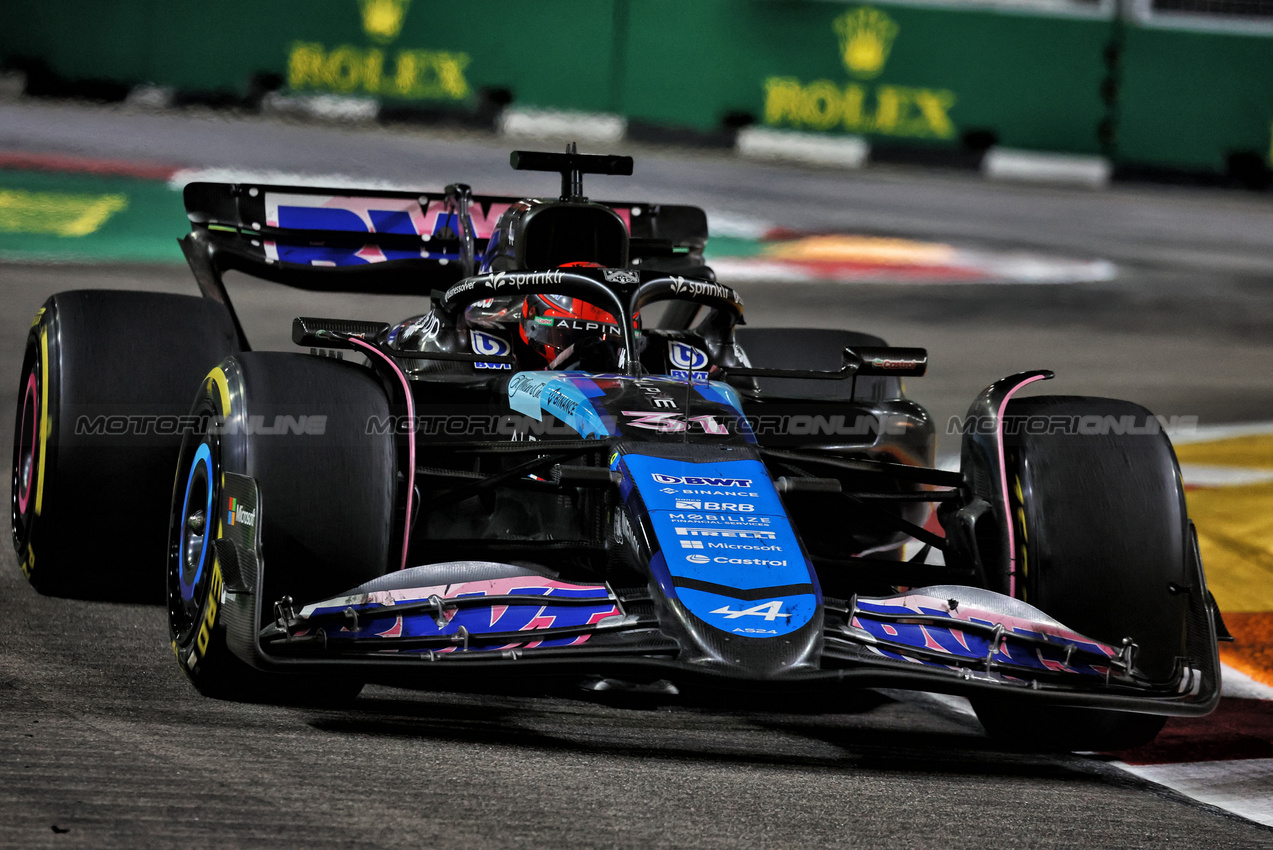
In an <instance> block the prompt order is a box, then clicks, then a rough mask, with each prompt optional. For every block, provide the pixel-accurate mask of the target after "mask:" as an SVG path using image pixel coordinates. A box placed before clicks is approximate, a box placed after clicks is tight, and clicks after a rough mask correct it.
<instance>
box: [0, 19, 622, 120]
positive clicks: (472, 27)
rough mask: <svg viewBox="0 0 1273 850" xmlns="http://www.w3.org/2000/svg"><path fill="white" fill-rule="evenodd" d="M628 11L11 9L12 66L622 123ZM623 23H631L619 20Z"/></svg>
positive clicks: (1, 35)
mask: <svg viewBox="0 0 1273 850" xmlns="http://www.w3.org/2000/svg"><path fill="white" fill-rule="evenodd" d="M617 2H618V0H536V2H534V3H525V2H519V0H477V2H469V3H456V2H441V0H325V1H324V0H272V2H268V3H260V2H249V0H221V2H217V3H215V4H210V3H195V2H191V0H178V2H159V0H113V2H111V3H110V4H109V6H108V7H107V8H103V7H102V5H101V4H100V3H97V2H90V1H89V0H43V1H42V2H41V3H37V4H30V3H28V4H0V6H3V10H0V55H2V56H3V58H4V59H6V60H8V61H9V62H10V63H12V61H13V58H14V57H17V58H18V59H26V60H30V59H36V60H39V61H40V62H43V63H44V64H45V65H46V66H47V68H48V69H49V70H50V71H52V72H53V73H54V74H56V75H57V76H58V77H60V78H62V79H67V80H108V81H115V82H120V83H124V84H129V85H131V84H136V83H143V82H150V83H155V84H158V85H163V86H171V87H174V88H176V89H178V90H181V91H193V92H208V93H211V92H224V93H228V94H234V95H239V96H244V95H246V94H248V93H249V91H250V90H251V88H252V86H253V81H254V79H255V80H259V79H261V78H262V76H263V75H272V76H274V77H275V78H276V79H281V80H283V81H284V82H285V83H286V84H287V85H288V87H289V88H290V89H291V90H292V91H294V92H325V93H336V94H345V95H354V96H364V97H366V96H373V97H376V98H377V99H381V100H386V101H390V102H393V101H397V102H424V103H428V104H434V105H443V106H445V105H451V106H457V107H459V106H465V105H468V106H471V105H472V104H473V103H474V102H475V100H476V98H477V95H478V93H479V92H480V91H481V90H482V89H502V90H507V91H508V92H509V93H510V94H511V95H512V97H513V98H514V99H515V100H516V101H518V102H520V103H526V104H531V105H535V106H545V107H570V108H574V109H585V110H594V111H600V110H606V111H614V110H615V109H616V108H617V104H616V102H615V101H616V95H617V91H616V72H615V69H614V68H613V67H612V63H613V62H615V61H616V57H619V56H621V55H622V49H616V42H618V41H619V40H621V33H622V31H621V29H619V28H616V15H617V12H616V3H617ZM619 21H620V22H621V17H620V18H619Z"/></svg>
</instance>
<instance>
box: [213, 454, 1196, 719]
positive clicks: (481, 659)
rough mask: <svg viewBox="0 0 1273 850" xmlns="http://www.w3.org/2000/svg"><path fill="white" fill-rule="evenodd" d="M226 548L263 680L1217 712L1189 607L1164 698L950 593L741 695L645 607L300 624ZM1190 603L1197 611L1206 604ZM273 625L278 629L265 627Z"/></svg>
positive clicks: (492, 600) (554, 590)
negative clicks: (642, 689) (664, 682)
mask: <svg viewBox="0 0 1273 850" xmlns="http://www.w3.org/2000/svg"><path fill="white" fill-rule="evenodd" d="M226 490H227V493H228V494H230V495H234V496H235V497H236V498H237V499H238V500H239V501H240V502H241V503H245V504H248V505H256V504H257V500H258V495H257V492H256V485H255V482H254V481H252V479H250V478H246V477H243V476H237V475H231V474H227V475H226ZM226 532H227V536H226V537H224V538H223V539H221V540H218V541H217V544H216V551H217V563H216V565H215V568H216V569H219V570H220V572H221V575H222V579H223V581H222V586H223V588H224V590H223V595H222V599H221V604H220V610H221V612H222V613H221V616H222V617H224V627H225V629H226V633H227V641H228V644H229V646H230V648H231V649H232V651H234V652H235V653H236V654H237V655H239V656H240V657H241V658H243V659H244V660H245V661H248V662H249V663H251V664H252V665H253V666H256V667H258V668H261V669H265V670H270V671H277V672H328V673H333V674H350V675H357V676H361V677H364V678H367V679H371V680H376V681H387V682H392V683H399V684H412V685H417V686H419V685H428V684H430V683H434V682H436V683H439V684H441V683H443V682H445V681H446V680H453V679H455V678H465V677H472V676H475V675H476V676H490V677H504V676H509V675H530V676H557V675H566V676H576V677H584V676H590V675H599V676H605V677H615V678H627V679H630V680H634V681H648V680H654V679H668V680H671V681H673V682H674V683H676V684H677V685H679V686H693V685H705V686H708V687H716V688H720V687H729V688H739V689H746V690H774V689H777V690H793V691H794V690H802V689H823V688H830V687H836V686H857V687H889V688H904V689H913V690H926V691H937V692H945V693H955V694H962V695H966V696H977V695H981V696H996V697H1011V698H1014V699H1015V698H1019V699H1022V700H1039V701H1047V702H1051V703H1056V704H1064V705H1074V706H1087V707H1093V708H1107V709H1118V710H1124V711H1136V712H1145V713H1153V714H1167V715H1202V714H1206V713H1208V712H1209V711H1211V710H1212V709H1213V708H1214V707H1215V704H1216V703H1217V701H1218V699H1219V658H1218V655H1217V650H1216V637H1215V624H1214V621H1213V618H1212V614H1211V611H1210V609H1209V607H1208V606H1207V605H1205V604H1204V603H1201V602H1200V601H1199V602H1196V603H1191V605H1192V607H1191V611H1190V620H1189V635H1188V643H1187V649H1188V657H1187V658H1182V659H1180V660H1179V662H1178V663H1177V668H1176V672H1175V675H1174V676H1173V678H1172V679H1171V680H1170V681H1168V682H1150V681H1147V680H1145V679H1144V678H1143V677H1140V676H1139V675H1138V674H1137V672H1136V667H1135V655H1136V651H1137V647H1136V646H1135V644H1127V645H1124V646H1119V647H1114V646H1110V645H1107V644H1105V643H1102V642H1100V641H1097V640H1094V639H1091V638H1088V637H1085V636H1083V635H1080V634H1078V633H1076V632H1073V631H1072V630H1070V629H1068V628H1066V627H1065V626H1064V625H1063V624H1061V623H1058V622H1056V621H1055V620H1053V619H1051V618H1050V617H1048V616H1047V615H1046V614H1044V613H1043V612H1042V611H1039V610H1038V609H1036V608H1034V607H1032V606H1030V605H1028V604H1026V603H1024V602H1021V601H1020V600H1016V599H1012V598H1009V597H1005V596H1002V595H999V594H996V593H993V592H990V591H987V590H982V589H979V588H973V587H963V586H957V585H942V586H936V587H927V588H916V589H913V590H910V591H906V592H903V593H899V594H895V595H892V596H888V597H879V598H867V597H855V598H853V599H850V600H834V599H826V600H824V614H825V627H824V632H823V638H822V651H821V653H820V657H819V660H818V664H817V665H816V666H809V667H805V668H800V669H794V670H791V671H788V672H786V673H784V674H782V675H781V676H774V677H769V678H762V677H754V678H748V677H747V676H746V675H745V674H744V673H740V671H739V670H738V669H737V668H732V669H730V670H723V669H716V668H714V667H712V666H710V665H705V664H702V663H697V664H695V663H689V662H686V661H682V660H680V659H679V656H680V646H679V644H678V642H677V640H675V639H674V638H673V637H671V636H670V635H668V634H665V633H664V631H663V630H661V629H660V624H659V621H658V618H657V616H656V615H655V610H656V606H655V605H654V604H653V602H654V600H653V599H652V598H651V597H650V595H649V591H644V590H643V591H632V590H616V589H614V588H612V587H610V586H608V585H606V584H602V583H578V582H569V581H563V580H560V579H557V578H550V577H547V576H545V575H542V574H540V573H538V572H536V571H534V570H531V569H527V568H519V567H514V566H511V565H506V564H494V563H486V562H455V563H448V564H433V565H428V566H423V567H415V568H412V569H408V570H403V571H399V572H396V573H391V574H390V575H388V576H384V577H382V578H380V579H376V580H374V581H372V582H368V583H367V584H365V585H363V586H361V587H359V588H355V589H353V590H351V591H349V592H348V593H345V594H343V595H341V596H339V597H334V598H332V599H328V600H323V601H320V602H317V603H313V604H308V605H305V606H303V607H299V608H297V607H296V606H294V605H293V604H292V603H291V600H288V599H284V600H281V601H279V602H274V603H267V602H266V601H265V600H263V599H261V598H260V596H259V594H257V593H256V592H255V589H256V588H258V587H260V586H262V583H261V571H262V569H263V564H262V561H261V558H260V548H259V540H258V539H257V535H256V534H255V530H254V529H252V528H246V527H243V526H236V527H233V528H230V529H226ZM1192 563H1193V565H1194V566H1193V568H1194V571H1195V578H1196V580H1197V582H1198V584H1197V587H1204V586H1205V585H1204V577H1203V573H1202V568H1201V561H1200V559H1198V558H1197V557H1196V553H1195V557H1194V558H1193V559H1192ZM1190 598H1191V600H1195V599H1198V600H1201V599H1205V598H1206V596H1205V592H1204V593H1202V594H1200V595H1198V594H1191V597H1190ZM267 604H269V605H272V606H273V610H272V611H269V610H268V609H267V608H266V606H267ZM267 613H271V614H272V615H273V621H272V622H270V623H269V624H268V625H266V626H265V627H264V628H258V624H260V623H262V622H266V617H265V614H267ZM730 614H731V615H737V619H739V620H746V619H748V618H756V619H757V621H759V620H760V619H763V618H764V617H766V616H769V615H770V614H771V610H770V609H766V607H765V606H764V605H757V606H755V607H754V608H751V609H748V608H746V607H745V606H741V605H740V606H739V608H738V609H737V610H736V611H731V612H730Z"/></svg>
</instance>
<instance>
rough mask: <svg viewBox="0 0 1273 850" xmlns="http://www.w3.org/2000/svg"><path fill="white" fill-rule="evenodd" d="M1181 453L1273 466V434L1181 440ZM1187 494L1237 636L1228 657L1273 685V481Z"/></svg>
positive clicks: (1226, 647) (1190, 459) (1224, 648)
mask: <svg viewBox="0 0 1273 850" xmlns="http://www.w3.org/2000/svg"><path fill="white" fill-rule="evenodd" d="M1176 456H1177V457H1178V458H1179V459H1180V462H1181V463H1182V464H1200V465H1206V466H1222V467H1232V468H1238V469H1243V468H1244V469H1273V434H1256V435H1246V436H1240V437H1232V438H1229V439H1225V440H1215V441H1212V442H1203V443H1192V444H1186V445H1178V446H1176ZM1185 483H1186V485H1188V484H1189V481H1188V477H1187V476H1186V480H1185ZM1186 499H1187V501H1188V503H1189V516H1190V517H1191V518H1192V519H1193V521H1194V524H1195V525H1196V526H1197V528H1198V545H1199V549H1200V550H1201V551H1202V563H1203V565H1204V566H1205V568H1206V571H1207V584H1208V586H1209V587H1210V588H1211V592H1212V593H1214V594H1215V597H1216V602H1217V603H1218V604H1219V605H1220V611H1221V613H1222V614H1223V615H1224V618H1225V623H1226V625H1228V627H1229V630H1230V631H1231V632H1232V633H1233V635H1234V638H1235V639H1236V640H1235V642H1234V643H1232V644H1221V657H1222V659H1223V660H1224V662H1225V663H1226V664H1228V665H1230V666H1231V667H1234V668H1236V669H1238V670H1240V671H1242V672H1243V673H1246V674H1247V675H1248V676H1250V677H1251V678H1253V679H1256V680H1257V681H1260V682H1263V683H1265V684H1267V685H1273V483H1260V484H1248V485H1245V486H1236V487H1197V488H1190V489H1189V490H1188V492H1187V495H1186Z"/></svg>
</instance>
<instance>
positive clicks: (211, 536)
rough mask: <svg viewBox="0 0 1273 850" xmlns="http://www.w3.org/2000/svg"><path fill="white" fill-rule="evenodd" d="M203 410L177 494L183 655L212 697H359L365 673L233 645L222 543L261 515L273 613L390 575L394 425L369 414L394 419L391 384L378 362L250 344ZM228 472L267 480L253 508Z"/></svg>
mask: <svg viewBox="0 0 1273 850" xmlns="http://www.w3.org/2000/svg"><path fill="white" fill-rule="evenodd" d="M191 413H192V414H193V415H195V416H196V417H199V418H200V419H201V420H203V421H206V422H207V423H208V424H207V425H206V426H205V427H204V428H203V429H202V430H201V431H200V432H199V433H196V434H191V435H189V436H188V437H187V438H186V440H185V441H184V442H183V443H182V446H181V452H180V456H179V458H178V461H177V479H176V486H175V488H174V489H173V491H172V494H171V495H172V503H171V509H170V512H169V517H170V524H169V534H168V614H169V628H170V633H171V638H172V644H173V650H174V653H175V654H176V656H177V661H178V663H179V664H180V665H181V668H182V670H183V671H185V673H186V675H187V676H188V677H189V678H190V680H191V681H192V682H193V683H194V685H195V687H196V688H198V689H199V691H200V692H201V693H203V694H205V695H207V696H213V697H218V698H222V699H234V700H240V701H252V702H292V703H298V702H299V703H313V702H340V701H342V700H348V699H352V698H353V697H354V696H356V695H357V694H358V692H359V691H360V690H361V688H362V685H361V683H360V682H356V681H352V680H347V679H323V680H318V679H315V678H313V677H309V676H300V675H294V674H267V673H264V672H261V671H259V670H256V669H254V668H253V667H251V666H249V664H248V663H246V662H245V661H244V660H241V658H240V657H239V656H238V655H235V654H234V653H233V651H232V650H231V649H230V646H229V645H228V644H227V642H226V637H227V632H226V624H225V622H224V621H223V618H222V617H221V616H220V613H221V610H222V607H223V605H222V603H223V602H224V593H223V591H224V586H225V575H224V573H223V569H222V565H221V563H220V560H219V558H218V556H217V552H216V546H215V541H216V540H218V539H220V538H222V537H224V536H225V529H226V525H227V523H233V522H240V523H242V522H247V523H250V524H254V525H257V527H258V531H259V535H260V546H261V560H262V563H263V565H264V566H263V573H264V579H263V586H261V587H258V588H257V589H256V592H257V593H259V594H260V596H261V600H262V610H263V612H264V613H263V617H266V618H269V617H270V616H271V614H272V612H273V606H274V602H276V601H278V600H279V599H281V598H282V597H284V596H290V597H292V599H294V600H295V602H296V604H297V608H298V609H299V607H300V605H303V604H304V603H306V602H312V601H315V600H318V599H323V598H326V597H329V596H333V595H335V594H338V593H340V592H342V591H346V590H349V589H351V588H353V587H355V586H357V585H360V584H362V583H363V582H366V581H369V580H370V579H373V578H376V577H378V576H380V575H382V574H383V573H384V572H385V571H386V569H387V567H388V564H389V560H390V554H389V553H390V539H391V535H392V534H393V529H394V504H395V501H394V500H395V496H396V492H395V491H396V487H397V468H396V454H395V449H394V442H393V436H392V435H391V434H387V433H384V429H379V430H377V429H373V428H369V427H368V423H369V422H374V421H380V422H386V421H388V417H389V415H390V411H389V404H388V400H387V399H386V397H385V393H384V391H383V389H382V388H381V386H380V384H379V382H378V381H377V380H376V378H375V377H374V375H373V374H372V373H371V372H370V371H368V370H367V369H365V368H363V367H360V366H355V365H353V364H350V363H346V362H343V361H338V360H329V359H326V358H320V357H311V356H308V355H301V354H282V353H275V352H254V353H244V354H240V355H238V356H235V357H232V358H229V359H227V360H225V361H224V362H222V363H221V365H219V366H217V367H216V368H215V369H213V370H212V371H211V372H210V373H209V374H208V376H207V378H205V379H204V381H203V384H202V386H201V388H200V390H199V393H198V395H197V397H196V399H195V402H194V406H193V407H192V408H191ZM226 473H236V474H239V475H246V476H249V477H251V478H252V479H254V480H255V481H256V484H257V487H258V490H259V493H260V503H259V505H258V507H257V510H256V511H255V513H254V515H250V516H245V515H243V514H242V513H241V512H237V513H236V507H235V505H234V504H232V502H231V501H230V497H227V496H226V495H224V494H223V492H222V491H223V488H224V486H225V480H224V475H225V474H226ZM394 539H397V538H396V537H395V538H394ZM252 583H253V584H255V581H253V582H252ZM256 625H257V627H258V628H259V627H260V626H261V625H262V624H261V623H258V624H256Z"/></svg>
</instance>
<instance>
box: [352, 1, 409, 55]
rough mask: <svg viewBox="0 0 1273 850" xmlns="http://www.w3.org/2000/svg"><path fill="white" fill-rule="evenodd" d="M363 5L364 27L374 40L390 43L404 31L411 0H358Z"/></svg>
mask: <svg viewBox="0 0 1273 850" xmlns="http://www.w3.org/2000/svg"><path fill="white" fill-rule="evenodd" d="M358 5H359V6H361V7H362V28H363V30H364V31H365V32H366V33H367V35H368V36H370V37H371V40H372V41H378V42H380V43H381V44H388V43H389V42H391V41H393V40H394V39H395V38H397V37H398V34H399V33H401V32H402V21H403V19H405V18H406V17H407V7H408V6H410V5H411V0H358Z"/></svg>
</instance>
